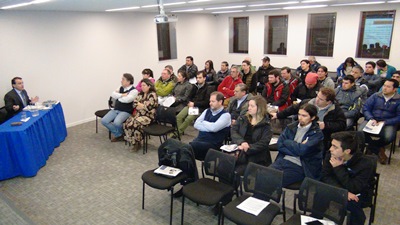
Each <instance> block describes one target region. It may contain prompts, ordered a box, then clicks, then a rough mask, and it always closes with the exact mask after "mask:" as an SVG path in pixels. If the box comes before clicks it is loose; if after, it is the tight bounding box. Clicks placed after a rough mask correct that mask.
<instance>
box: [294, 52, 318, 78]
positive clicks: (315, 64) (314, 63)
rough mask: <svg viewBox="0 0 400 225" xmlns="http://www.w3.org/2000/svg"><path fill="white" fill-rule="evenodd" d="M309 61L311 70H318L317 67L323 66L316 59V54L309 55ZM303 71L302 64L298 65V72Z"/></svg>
mask: <svg viewBox="0 0 400 225" xmlns="http://www.w3.org/2000/svg"><path fill="white" fill-rule="evenodd" d="M308 61H309V62H310V68H311V71H314V72H317V69H318V68H319V67H320V66H321V64H320V63H319V62H317V60H316V59H315V56H308ZM300 71H301V66H299V67H297V69H296V73H297V74H299V73H300Z"/></svg>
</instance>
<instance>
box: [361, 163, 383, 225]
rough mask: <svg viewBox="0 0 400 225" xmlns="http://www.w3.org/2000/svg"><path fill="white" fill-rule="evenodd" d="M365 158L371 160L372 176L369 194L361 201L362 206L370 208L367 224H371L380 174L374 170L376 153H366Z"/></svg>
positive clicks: (373, 217) (373, 218)
mask: <svg viewBox="0 0 400 225" xmlns="http://www.w3.org/2000/svg"><path fill="white" fill-rule="evenodd" d="M366 158H368V159H369V160H371V162H372V165H373V174H372V176H373V178H372V179H371V183H370V184H369V191H368V193H369V195H370V196H368V198H367V200H366V201H365V202H362V207H363V208H371V211H370V214H369V222H368V224H369V225H371V224H372V223H373V222H374V220H375V210H376V199H377V197H378V187H379V177H380V174H379V173H377V172H376V168H377V164H378V157H377V156H376V155H366Z"/></svg>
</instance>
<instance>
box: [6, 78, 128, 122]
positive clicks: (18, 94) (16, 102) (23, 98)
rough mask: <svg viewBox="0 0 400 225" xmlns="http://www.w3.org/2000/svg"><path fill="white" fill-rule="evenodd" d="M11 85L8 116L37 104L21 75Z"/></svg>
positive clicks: (8, 98) (7, 100)
mask: <svg viewBox="0 0 400 225" xmlns="http://www.w3.org/2000/svg"><path fill="white" fill-rule="evenodd" d="M132 79H133V78H132ZM11 86H12V87H13V89H12V90H11V91H9V92H8V93H7V94H6V95H5V96H4V104H5V107H6V111H7V117H8V118H10V117H12V116H14V115H15V114H17V113H19V112H21V111H22V110H23V109H24V107H25V106H27V105H29V104H35V103H36V102H37V101H39V97H38V96H35V97H33V98H29V96H28V92H26V90H25V88H24V81H22V78H21V77H14V78H13V79H12V80H11Z"/></svg>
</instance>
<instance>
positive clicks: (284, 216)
mask: <svg viewBox="0 0 400 225" xmlns="http://www.w3.org/2000/svg"><path fill="white" fill-rule="evenodd" d="M285 198H286V192H285V191H283V192H282V213H283V222H286V204H285Z"/></svg>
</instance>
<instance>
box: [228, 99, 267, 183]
mask: <svg viewBox="0 0 400 225" xmlns="http://www.w3.org/2000/svg"><path fill="white" fill-rule="evenodd" d="M271 137H272V131H271V126H270V124H269V119H268V115H267V104H266V102H265V100H264V99H263V98H262V97H261V96H254V97H251V98H250V101H249V104H248V111H247V113H246V114H245V115H241V116H240V117H239V118H238V119H237V121H236V123H235V124H234V125H232V129H231V138H232V143H234V144H237V145H238V150H239V152H238V154H237V156H238V161H237V163H236V167H237V169H236V171H237V172H238V174H239V175H242V174H243V173H244V170H245V168H246V166H247V164H248V163H249V162H254V163H257V164H260V165H264V166H269V165H270V164H271V163H272V160H271V154H270V152H269V149H268V146H269V142H270V140H271Z"/></svg>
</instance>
